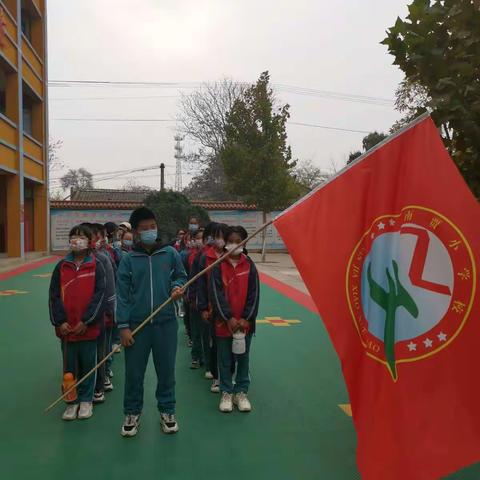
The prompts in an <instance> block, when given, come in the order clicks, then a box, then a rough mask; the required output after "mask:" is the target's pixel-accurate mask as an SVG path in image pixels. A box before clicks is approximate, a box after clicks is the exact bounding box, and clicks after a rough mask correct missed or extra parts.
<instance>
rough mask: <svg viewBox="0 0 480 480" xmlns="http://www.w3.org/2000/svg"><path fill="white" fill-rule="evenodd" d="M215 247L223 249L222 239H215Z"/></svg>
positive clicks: (223, 241)
mask: <svg viewBox="0 0 480 480" xmlns="http://www.w3.org/2000/svg"><path fill="white" fill-rule="evenodd" d="M215 246H216V247H217V248H223V247H225V240H224V239H223V238H217V239H216V240H215Z"/></svg>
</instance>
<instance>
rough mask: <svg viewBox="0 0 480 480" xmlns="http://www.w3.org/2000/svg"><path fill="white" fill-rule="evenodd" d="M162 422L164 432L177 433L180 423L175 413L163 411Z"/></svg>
mask: <svg viewBox="0 0 480 480" xmlns="http://www.w3.org/2000/svg"><path fill="white" fill-rule="evenodd" d="M160 424H161V425H162V430H163V433H177V432H178V423H177V419H176V417H175V414H173V413H161V414H160Z"/></svg>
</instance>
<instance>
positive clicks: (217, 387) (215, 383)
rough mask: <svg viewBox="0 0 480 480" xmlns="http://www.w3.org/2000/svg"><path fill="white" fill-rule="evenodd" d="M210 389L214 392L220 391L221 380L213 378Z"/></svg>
mask: <svg viewBox="0 0 480 480" xmlns="http://www.w3.org/2000/svg"><path fill="white" fill-rule="evenodd" d="M210 391H211V392H212V393H220V382H219V381H218V380H213V382H212V385H211V386H210Z"/></svg>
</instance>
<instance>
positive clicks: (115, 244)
mask: <svg viewBox="0 0 480 480" xmlns="http://www.w3.org/2000/svg"><path fill="white" fill-rule="evenodd" d="M113 246H114V247H115V248H121V247H122V242H121V241H120V240H115V241H114V242H113Z"/></svg>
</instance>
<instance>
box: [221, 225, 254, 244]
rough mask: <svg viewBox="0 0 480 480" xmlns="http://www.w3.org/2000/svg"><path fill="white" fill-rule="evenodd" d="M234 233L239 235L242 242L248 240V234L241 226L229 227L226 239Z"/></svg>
mask: <svg viewBox="0 0 480 480" xmlns="http://www.w3.org/2000/svg"><path fill="white" fill-rule="evenodd" d="M232 233H236V234H238V235H239V236H240V238H241V239H242V241H243V240H245V239H246V238H248V232H247V231H246V230H245V229H244V228H243V227H242V226H241V225H237V226H236V227H233V226H232V227H228V229H227V236H226V237H225V239H227V238H228V237H229V236H230V235H231V234H232Z"/></svg>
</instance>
